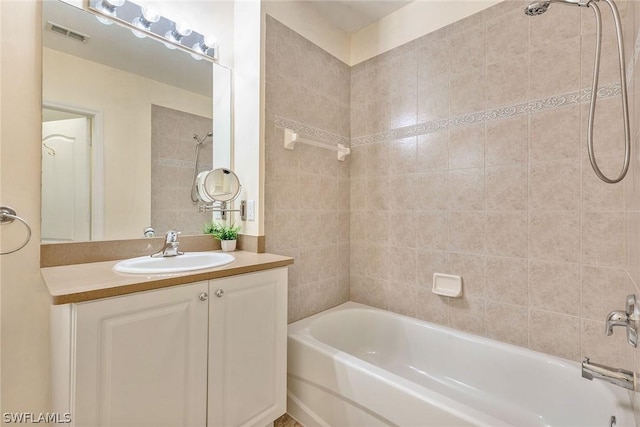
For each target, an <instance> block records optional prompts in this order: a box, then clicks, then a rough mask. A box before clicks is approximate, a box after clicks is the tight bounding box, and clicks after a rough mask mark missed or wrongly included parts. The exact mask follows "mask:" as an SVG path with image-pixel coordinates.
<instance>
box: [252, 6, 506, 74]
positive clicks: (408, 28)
mask: <svg viewBox="0 0 640 427" xmlns="http://www.w3.org/2000/svg"><path fill="white" fill-rule="evenodd" d="M499 2H500V0H462V1H458V0H416V1H414V2H413V3H410V4H408V5H407V6H405V7H403V8H401V9H398V10H397V11H395V12H394V13H392V14H390V15H388V16H386V17H384V18H382V19H380V20H379V21H376V22H374V23H372V24H370V25H368V26H366V27H365V28H363V29H361V30H359V31H357V32H355V33H353V34H348V33H345V32H344V31H342V30H340V29H339V28H336V27H333V26H332V24H331V23H330V22H328V21H327V20H326V19H325V18H324V17H322V16H321V15H320V14H318V12H317V11H316V10H315V9H314V8H313V6H311V5H310V4H309V3H308V2H306V1H278V0H265V1H263V6H264V12H265V13H267V14H269V15H271V16H272V17H274V18H275V19H277V20H278V21H280V22H282V23H283V24H284V25H286V26H287V27H289V28H291V29H292V30H294V31H295V32H297V33H298V34H300V35H301V36H303V37H304V38H306V39H308V40H310V41H311V42H313V43H314V44H316V45H318V46H320V47H321V48H322V49H324V50H326V51H327V52H329V53H330V54H332V55H333V56H335V57H336V58H338V59H340V60H341V61H343V62H344V63H346V64H348V65H355V64H358V63H360V62H362V61H366V60H367V59H369V58H372V57H374V56H376V55H379V54H381V53H383V52H386V51H388V50H390V49H393V48H395V47H398V46H400V45H402V44H404V43H407V42H409V41H411V40H414V39H417V38H418V37H421V36H424V35H425V34H428V33H430V32H432V31H435V30H437V29H438V28H442V27H445V26H447V25H449V24H451V23H453V22H456V21H459V20H460V19H462V18H465V17H467V16H470V15H473V14H474V13H476V12H479V11H481V10H483V9H486V8H488V7H490V6H492V5H494V4H496V3H499Z"/></svg>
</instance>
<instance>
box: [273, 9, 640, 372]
mask: <svg viewBox="0 0 640 427" xmlns="http://www.w3.org/2000/svg"><path fill="white" fill-rule="evenodd" d="M525 4H526V3H525V2H513V1H510V2H504V3H501V4H498V5H496V6H493V7H492V8H490V9H487V10H486V11H483V12H481V13H477V14H474V15H472V16H470V17H468V18H465V19H463V20H461V21H459V22H456V23H453V24H451V25H448V26H446V27H444V28H441V29H440V30H437V31H434V32H432V33H430V34H428V35H426V36H423V37H420V38H418V39H416V40H413V41H411V42H409V43H406V44H404V45H402V46H400V47H398V48H396V49H392V50H391V51H388V52H386V53H384V54H382V55H378V56H376V57H374V58H372V59H370V60H367V61H365V62H362V63H360V64H358V65H356V66H354V67H351V69H350V74H351V81H350V84H349V86H350V87H349V88H348V89H347V88H345V90H344V91H347V90H349V91H350V100H349V107H350V112H351V115H350V120H349V123H345V125H344V126H348V127H349V131H350V138H351V144H352V150H353V151H352V156H350V160H349V164H348V168H349V173H350V187H351V188H350V207H349V212H350V225H349V230H350V242H349V244H350V261H349V272H350V281H349V289H350V299H352V300H355V301H358V302H364V303H366V304H370V305H374V306H379V307H382V308H386V309H389V310H392V311H396V312H399V313H402V314H406V315H410V316H414V317H418V318H422V319H426V320H429V321H433V322H436V323H441V324H444V325H448V326H450V327H453V328H457V329H460V330H463V331H469V332H472V333H475V334H479V335H483V336H488V337H491V338H494V339H498V340H501V341H504V342H509V343H513V344H517V345H520V346H524V347H529V348H532V349H535V350H538V351H542V352H546V353H549V354H553V355H558V356H561V357H564V358H568V359H572V360H576V361H577V360H580V359H581V358H582V357H584V356H590V357H591V358H592V359H593V360H597V361H600V362H602V363H607V364H611V365H612V366H618V367H626V368H632V367H633V365H634V358H633V351H632V350H631V347H629V346H628V345H627V344H625V337H624V334H623V333H622V332H618V331H616V333H615V334H614V336H613V337H605V336H604V334H603V333H602V331H603V329H604V319H605V315H606V314H607V312H608V311H610V310H612V309H619V308H622V307H623V305H624V301H625V297H626V295H627V294H629V293H632V292H637V285H636V284H637V283H638V277H639V273H638V270H639V267H638V266H639V265H640V258H638V253H640V248H639V247H638V243H637V242H638V239H637V238H638V230H640V225H638V224H636V222H638V221H636V219H637V218H636V217H639V218H640V215H638V212H637V209H638V206H640V196H639V195H638V194H637V191H636V190H635V189H636V188H637V187H638V185H637V176H638V173H637V171H636V170H637V168H638V165H634V167H633V168H632V170H631V172H630V174H629V177H628V178H627V179H626V181H625V183H624V184H619V185H606V184H603V183H601V182H599V181H598V180H597V179H596V178H595V175H594V173H593V171H592V170H591V167H590V165H589V160H588V157H587V151H586V145H585V144H586V136H585V135H586V116H587V110H588V104H587V103H586V100H587V98H586V97H585V95H584V92H582V90H583V89H585V88H589V86H590V84H591V69H592V61H593V59H592V54H593V50H592V49H593V47H592V46H593V41H594V26H593V23H592V20H591V15H590V14H589V13H588V12H590V11H581V10H579V9H575V8H563V7H556V6H554V7H552V10H551V11H550V12H549V13H547V14H545V15H543V16H540V17H537V18H529V17H526V16H525V15H524V14H523V12H522V10H523V8H524V6H525ZM618 5H619V8H620V11H621V13H622V16H623V21H624V22H623V27H624V29H625V38H626V52H627V59H628V60H629V59H630V58H631V57H632V55H633V53H634V41H635V40H636V31H637V29H638V24H637V23H635V27H634V19H635V18H634V7H635V5H634V3H632V2H625V1H619V2H618ZM270 25H271V26H268V27H267V35H266V43H267V48H266V69H267V70H266V75H267V84H266V103H267V107H266V110H267V117H270V116H274V115H276V116H277V115H280V116H282V117H284V118H285V119H290V120H292V121H294V122H299V123H302V124H304V125H306V126H308V127H311V128H315V129H316V130H320V131H324V132H326V131H333V132H336V129H339V128H336V127H335V126H336V123H337V122H335V121H332V120H325V121H323V119H324V118H326V117H327V115H326V110H327V108H326V106H327V105H331V103H328V102H327V101H328V100H327V99H324V98H322V97H321V96H320V97H319V96H318V95H317V93H316V92H315V91H318V92H319V93H324V90H323V89H322V88H323V86H322V85H323V84H325V83H326V82H327V80H326V79H323V78H322V77H321V76H319V75H316V74H314V70H315V69H316V68H318V67H316V66H314V65H315V64H316V62H314V61H317V60H318V58H317V57H314V54H311V53H309V54H308V55H306V56H305V55H303V54H299V53H297V52H314V53H315V52H321V54H320V56H319V57H322V56H324V57H326V58H327V60H326V61H329V60H330V58H331V56H330V55H328V54H327V53H326V52H322V51H321V50H319V48H318V47H317V46H314V45H313V44H312V43H311V42H309V41H308V40H305V39H303V38H301V37H299V36H297V35H296V34H295V33H293V34H292V31H291V30H289V29H287V28H286V27H284V26H283V25H281V24H279V23H277V22H275V21H272V22H271V24H270ZM270 29H272V30H273V31H269V30H270ZM605 34H606V36H605V38H604V50H603V67H602V73H601V78H600V86H601V87H602V88H604V89H603V90H602V93H601V98H600V100H599V102H598V113H597V117H596V132H595V138H596V152H597V154H598V159H599V160H600V163H601V164H602V166H603V168H604V170H605V172H606V173H607V174H615V173H617V171H618V170H619V167H620V164H621V161H622V153H623V132H622V122H621V119H620V117H621V116H620V110H621V108H620V97H619V96H616V89H615V86H612V85H613V84H615V82H616V81H617V78H618V75H617V70H616V68H617V66H616V53H615V52H616V51H615V42H614V40H613V34H614V33H613V28H612V23H611V20H610V19H605ZM274 45H275V46H276V48H275V49H273V48H272V47H270V46H274ZM284 53H292V54H290V55H286V54H284ZM299 55H302V56H299ZM333 59H334V60H335V58H333ZM287 61H290V62H287ZM325 64H326V62H325ZM323 69H324V70H326V69H327V67H326V65H325V66H324V68H323ZM635 74H636V76H637V72H636V73H635ZM540 75H544V76H547V78H545V79H540V78H538V77H539V76H540ZM308 88H312V89H311V90H309V89H308ZM314 88H315V89H314ZM636 90H637V89H636ZM632 99H636V101H635V102H636V103H637V98H633V97H632ZM322 107H325V108H324V110H323V109H322ZM275 111H277V114H276V113H274V112H275ZM632 117H633V120H634V123H636V125H635V126H636V127H635V131H634V135H637V134H638V130H637V129H638V128H637V122H638V109H637V108H636V109H635V110H634V111H633V112H632ZM312 120H317V122H316V123H315V124H312V123H311V122H310V121H312ZM332 127H333V128H332ZM270 132H271V133H270ZM266 140H267V148H266V154H265V158H266V160H267V168H266V172H267V175H266V195H267V203H268V205H267V208H268V211H267V219H266V221H267V222H266V223H267V227H266V230H267V243H268V245H269V250H272V251H276V252H282V253H288V254H289V255H293V256H295V257H296V266H294V268H293V269H292V277H293V278H294V280H293V281H292V282H291V283H290V286H291V288H290V302H291V303H292V307H293V308H292V312H290V320H295V319H297V318H300V317H304V316H305V315H309V314H311V313H314V312H316V311H318V310H320V309H322V308H326V306H329V305H330V304H328V303H327V304H324V303H319V302H318V301H319V300H318V298H323V297H324V293H323V290H324V289H331V288H329V287H327V286H323V285H318V284H316V285H312V286H310V285H308V284H307V283H305V281H306V280H310V279H308V277H312V278H313V277H317V275H318V274H319V272H320V271H324V269H325V268H326V267H325V261H326V260H324V259H323V257H322V255H321V252H313V251H306V250H304V254H303V248H304V247H305V246H307V247H312V248H313V247H314V245H321V244H322V243H321V242H322V241H323V239H324V238H325V236H324V235H323V234H322V233H316V234H314V222H313V217H314V215H322V212H323V211H324V209H325V207H324V206H325V204H323V203H322V202H319V204H315V205H314V203H313V202H314V201H316V200H317V198H318V197H322V195H321V194H322V193H320V192H319V189H315V187H313V186H312V183H311V181H310V182H306V181H304V180H303V179H302V178H301V177H302V176H304V175H305V174H306V173H313V172H307V171H314V170H317V171H322V170H323V168H324V167H326V165H328V164H329V163H328V162H329V160H328V158H329V157H330V156H331V155H330V154H326V155H325V156H322V155H321V154H320V152H318V153H317V155H316V157H305V154H304V152H303V151H302V150H301V151H300V152H299V153H296V151H295V150H294V151H293V152H288V151H285V150H284V149H283V148H282V146H281V144H282V142H281V141H282V130H281V129H280V128H279V127H274V128H272V129H271V130H269V128H267V138H266ZM270 141H274V142H270ZM636 144H637V142H636ZM636 162H637V157H636ZM321 165H322V166H321ZM332 173H333V172H332ZM334 175H335V174H334ZM338 176H340V175H338ZM339 179H340V178H339ZM296 182H299V183H302V184H296ZM317 182H318V183H321V182H322V178H320V177H318V179H317ZM340 184H341V185H342V184H344V182H340ZM318 185H319V186H320V187H323V184H318ZM284 189H286V191H284ZM305 200H306V202H305ZM320 200H322V199H320ZM334 200H340V199H339V198H338V199H335V198H334ZM305 203H308V204H305ZM269 204H272V205H271V207H270V205H269ZM338 204H339V203H338ZM345 229H346V228H345ZM315 239H319V240H315ZM305 256H306V257H309V261H306V260H305V259H304V258H305ZM314 268H315V270H314ZM434 272H442V273H449V274H458V275H461V276H463V278H464V282H465V284H464V296H463V297H462V298H460V299H449V298H445V297H439V296H436V295H434V294H433V293H432V292H431V280H432V274H433V273H434ZM634 281H635V282H634ZM312 282H313V281H312ZM313 283H315V282H313ZM325 298H326V297H325ZM325 302H326V300H325ZM335 302H337V301H334V303H335ZM505 319H508V321H505Z"/></svg>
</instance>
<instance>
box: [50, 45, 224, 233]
mask: <svg viewBox="0 0 640 427" xmlns="http://www.w3.org/2000/svg"><path fill="white" fill-rule="evenodd" d="M43 63H44V67H43V70H44V72H43V82H44V85H43V90H44V93H43V99H44V100H46V101H47V102H54V103H56V104H59V105H60V104H61V105H67V106H72V107H75V108H82V109H88V110H92V111H98V112H100V113H101V115H102V118H103V126H102V133H103V159H104V178H103V179H104V237H103V238H104V239H127V238H129V239H130V238H137V237H141V236H142V230H144V229H145V228H146V227H148V226H149V225H150V224H151V191H150V189H151V105H152V104H154V105H161V106H164V107H168V108H172V109H175V110H180V111H184V112H186V113H190V114H195V115H198V116H204V117H209V118H211V113H212V108H213V106H212V100H211V98H208V97H205V96H201V95H198V94H195V93H193V92H189V91H186V90H181V89H177V88H175V87H172V86H168V85H166V84H162V83H159V82H156V81H154V80H150V79H146V78H144V77H141V76H138V75H135V74H131V73H127V72H124V71H122V70H118V69H115V68H110V67H107V66H104V65H102V64H98V63H96V62H91V61H87V60H84V59H81V58H78V57H76V56H72V55H68V54H65V53H62V52H60V51H56V50H53V49H43ZM116 81H117V82H118V84H109V85H100V84H96V82H116ZM194 132H195V130H194V131H193V132H191V133H185V134H183V135H181V138H182V139H180V140H179V142H180V143H181V145H182V146H184V147H186V146H188V148H186V149H188V150H191V151H193V149H194V144H193V140H192V139H191V134H192V133H194ZM176 136H177V135H176ZM174 143H175V144H176V146H178V145H180V144H178V141H174ZM125 206H126V209H124V207H125Z"/></svg>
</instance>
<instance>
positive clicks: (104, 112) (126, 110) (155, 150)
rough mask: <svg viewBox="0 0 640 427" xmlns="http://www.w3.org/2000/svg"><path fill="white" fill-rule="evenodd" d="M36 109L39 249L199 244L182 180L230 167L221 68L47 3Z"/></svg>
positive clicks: (198, 222)
mask: <svg viewBox="0 0 640 427" xmlns="http://www.w3.org/2000/svg"><path fill="white" fill-rule="evenodd" d="M61 29H62V30H61ZM69 30H71V32H69ZM70 34H71V36H70ZM77 34H80V35H83V36H85V37H86V41H85V42H82V41H79V38H80V37H78V36H77ZM214 69H215V72H214ZM43 105H44V107H45V109H44V110H43V145H42V157H43V170H42V174H43V188H42V192H43V194H42V206H43V210H42V215H43V219H42V227H43V232H42V236H43V242H64V241H82V240H102V239H130V238H141V237H142V232H143V230H144V229H145V228H146V227H149V226H151V227H153V228H155V229H156V231H157V232H158V233H159V234H160V233H163V232H164V231H166V230H168V229H178V230H181V231H182V232H183V233H184V234H196V233H198V234H199V233H201V228H202V224H203V223H205V222H207V221H209V220H210V219H211V214H210V213H209V214H201V213H198V212H197V203H194V202H193V201H192V200H191V187H192V180H193V173H194V168H197V169H196V171H202V170H210V169H212V167H213V165H214V164H215V165H216V166H224V167H229V166H230V134H231V132H230V70H229V69H227V68H225V67H222V66H220V65H217V64H212V63H211V62H208V61H206V60H201V61H195V60H193V59H192V57H191V56H190V55H189V54H188V53H185V52H182V51H179V50H169V49H167V48H165V46H164V45H163V44H162V43H160V42H158V41H155V40H152V39H150V38H143V39H139V38H136V37H133V35H132V34H131V31H130V30H128V29H126V28H124V27H120V26H118V25H109V26H107V25H102V24H100V23H99V22H98V20H97V19H96V18H95V16H93V15H92V14H91V13H89V12H87V11H84V10H81V9H78V8H76V7H73V6H70V5H68V4H65V3H63V2H59V1H46V2H43ZM214 110H215V113H214ZM212 131H213V139H212V140H209V141H207V142H206V143H204V144H203V145H202V147H201V153H200V162H198V164H197V165H196V164H195V163H196V162H195V161H194V152H195V148H196V144H197V140H195V139H194V135H198V136H199V137H201V136H203V135H206V134H208V133H209V132H212ZM54 135H61V136H60V137H55V136H54ZM52 150H53V152H55V156H54V155H52V154H51V153H52ZM214 153H215V155H216V156H217V158H216V159H215V160H214V159H213V157H214Z"/></svg>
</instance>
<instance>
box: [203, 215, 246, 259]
mask: <svg viewBox="0 0 640 427" xmlns="http://www.w3.org/2000/svg"><path fill="white" fill-rule="evenodd" d="M238 231H240V226H236V225H233V224H231V225H230V226H226V225H222V224H218V223H217V222H214V221H211V222H210V223H207V224H205V226H204V234H211V235H212V236H213V237H215V238H216V239H218V240H220V244H221V245H222V250H223V251H224V252H233V251H235V250H236V242H237V241H238Z"/></svg>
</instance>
